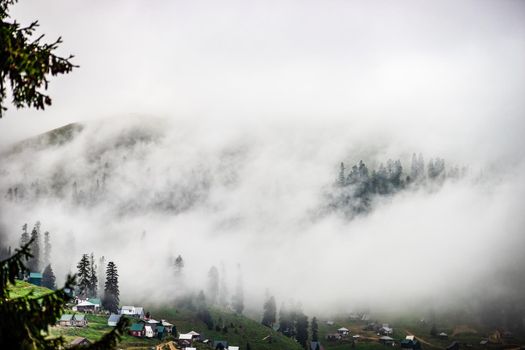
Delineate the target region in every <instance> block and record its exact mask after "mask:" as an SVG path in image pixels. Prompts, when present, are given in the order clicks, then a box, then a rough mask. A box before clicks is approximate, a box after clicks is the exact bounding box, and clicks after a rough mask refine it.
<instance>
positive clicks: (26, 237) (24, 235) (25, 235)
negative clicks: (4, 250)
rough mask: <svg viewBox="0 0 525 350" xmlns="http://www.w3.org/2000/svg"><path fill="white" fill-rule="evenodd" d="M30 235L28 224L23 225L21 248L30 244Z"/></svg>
mask: <svg viewBox="0 0 525 350" xmlns="http://www.w3.org/2000/svg"><path fill="white" fill-rule="evenodd" d="M29 239H30V238H29V233H27V224H23V225H22V236H21V237H20V246H24V245H26V244H27V243H28V242H29Z"/></svg>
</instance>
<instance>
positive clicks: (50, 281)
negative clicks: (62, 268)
mask: <svg viewBox="0 0 525 350" xmlns="http://www.w3.org/2000/svg"><path fill="white" fill-rule="evenodd" d="M42 286H43V287H46V288H49V289H51V290H55V289H56V283H55V273H54V272H53V269H52V268H51V265H50V264H48V265H47V266H46V268H45V269H44V273H43V274H42Z"/></svg>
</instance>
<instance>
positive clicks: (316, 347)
mask: <svg viewBox="0 0 525 350" xmlns="http://www.w3.org/2000/svg"><path fill="white" fill-rule="evenodd" d="M310 350H324V348H323V346H322V345H321V343H320V342H318V341H311V342H310Z"/></svg>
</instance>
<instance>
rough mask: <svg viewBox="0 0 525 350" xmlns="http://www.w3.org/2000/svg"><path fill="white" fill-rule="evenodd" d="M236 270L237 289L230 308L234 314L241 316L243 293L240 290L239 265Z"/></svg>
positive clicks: (241, 289) (240, 276)
mask: <svg viewBox="0 0 525 350" xmlns="http://www.w3.org/2000/svg"><path fill="white" fill-rule="evenodd" d="M237 270H238V276H237V288H236V290H235V294H234V295H233V296H232V307H233V310H234V311H235V312H236V313H238V314H242V311H243V310H244V292H243V288H242V275H241V265H237Z"/></svg>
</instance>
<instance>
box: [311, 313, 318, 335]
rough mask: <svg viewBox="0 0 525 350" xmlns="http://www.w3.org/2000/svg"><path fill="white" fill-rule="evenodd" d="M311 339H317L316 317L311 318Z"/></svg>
mask: <svg viewBox="0 0 525 350" xmlns="http://www.w3.org/2000/svg"><path fill="white" fill-rule="evenodd" d="M311 328H312V341H319V325H318V324H317V317H314V318H312V324H311Z"/></svg>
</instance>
